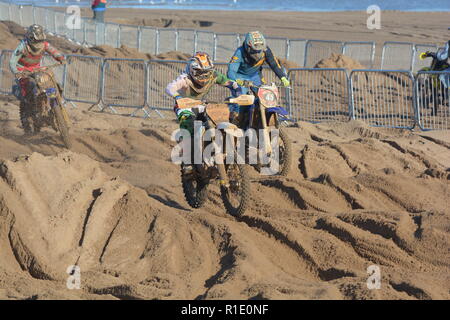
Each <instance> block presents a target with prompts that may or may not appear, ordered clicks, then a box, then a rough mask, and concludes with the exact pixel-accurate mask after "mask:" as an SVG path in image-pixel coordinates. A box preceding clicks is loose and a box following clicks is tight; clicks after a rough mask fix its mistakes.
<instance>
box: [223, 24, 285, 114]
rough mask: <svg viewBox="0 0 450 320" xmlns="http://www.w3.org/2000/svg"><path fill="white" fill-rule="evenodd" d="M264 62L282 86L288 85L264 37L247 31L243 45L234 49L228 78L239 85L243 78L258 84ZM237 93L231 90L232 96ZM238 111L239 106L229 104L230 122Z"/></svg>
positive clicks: (260, 82)
mask: <svg viewBox="0 0 450 320" xmlns="http://www.w3.org/2000/svg"><path fill="white" fill-rule="evenodd" d="M264 62H267V64H268V65H269V66H270V68H271V69H272V71H273V72H275V74H276V75H277V76H278V78H280V80H281V82H282V83H283V86H285V87H289V86H290V83H289V80H288V79H287V75H286V72H285V71H284V70H283V69H282V67H281V65H280V62H279V61H278V59H277V58H276V57H275V56H274V54H273V53H272V50H271V49H270V48H269V47H268V46H267V44H266V39H265V38H264V36H263V34H262V33H261V32H259V31H253V32H249V33H247V35H246V36H245V40H244V43H243V45H242V46H241V47H239V48H238V49H237V50H236V52H235V53H234V55H233V57H232V58H231V61H230V64H229V66H228V73H227V75H228V78H230V79H233V80H235V81H236V82H237V83H238V84H239V85H240V86H242V85H243V84H244V80H247V81H251V82H253V83H254V84H255V85H256V86H260V85H262V84H263V83H264V82H265V81H264V79H263V77H262V66H263V64H264ZM247 92H248V88H242V93H244V94H245V93H247ZM237 94H238V93H237V92H233V95H234V96H236V95H237ZM238 113H239V106H238V105H231V106H230V122H234V123H236V122H237V116H238Z"/></svg>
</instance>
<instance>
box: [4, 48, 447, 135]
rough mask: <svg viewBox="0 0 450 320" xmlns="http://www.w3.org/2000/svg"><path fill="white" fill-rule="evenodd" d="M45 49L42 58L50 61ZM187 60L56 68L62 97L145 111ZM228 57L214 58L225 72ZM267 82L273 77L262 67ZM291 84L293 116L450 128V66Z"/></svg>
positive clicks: (294, 78)
mask: <svg viewBox="0 0 450 320" xmlns="http://www.w3.org/2000/svg"><path fill="white" fill-rule="evenodd" d="M11 54H12V51H11V50H3V51H1V53H0V93H2V94H11V93H12V90H11V88H12V85H13V83H14V77H13V75H12V74H11V72H10V69H9V60H10V57H11ZM53 63H54V62H53V60H52V58H51V57H49V56H46V57H44V59H43V61H42V64H43V65H49V64H53ZM185 66H186V61H167V60H150V61H147V62H145V61H144V60H134V59H103V58H100V57H91V56H80V55H67V64H66V66H65V67H64V68H56V69H55V70H54V72H55V75H56V77H57V80H58V81H59V82H60V83H61V84H62V85H63V87H64V99H65V100H66V101H70V102H84V103H91V104H94V105H95V104H97V105H100V106H103V107H104V108H105V107H108V108H110V110H111V111H112V112H116V110H115V108H114V107H127V108H133V109H135V110H134V112H132V113H131V115H135V114H137V112H139V111H142V112H143V113H144V115H145V116H147V117H148V116H149V115H150V112H151V111H155V112H156V113H158V114H159V115H160V116H162V114H161V113H160V111H170V110H172V107H173V100H172V98H170V97H169V96H168V95H166V93H165V87H166V86H167V84H168V83H169V82H171V81H173V80H174V79H176V78H177V76H179V75H180V74H181V73H183V72H184V70H185ZM227 68H228V64H227V63H216V69H217V70H218V71H220V72H222V73H226V72H227ZM263 75H264V78H265V79H266V82H267V83H269V84H270V83H272V82H275V83H277V82H279V81H278V79H277V77H276V75H275V74H274V73H273V72H272V71H271V70H270V69H269V68H264V69H263ZM288 76H289V78H290V79H291V89H290V90H284V89H282V90H280V92H281V97H282V104H283V105H284V106H286V108H287V109H288V111H289V113H290V115H291V118H293V119H295V120H300V121H309V122H322V121H331V120H334V121H348V120H349V119H359V120H362V121H365V122H367V123H368V124H369V125H371V126H382V127H390V128H412V127H414V126H415V125H416V124H417V125H418V126H419V127H420V128H421V129H422V130H442V129H450V102H449V101H450V100H449V89H448V87H449V86H450V72H419V73H418V74H417V76H416V78H414V77H413V75H412V73H410V72H408V71H402V70H353V71H352V72H351V74H350V76H349V77H348V76H347V72H346V70H345V69H312V68H299V69H291V70H289V73H288ZM228 96H230V91H229V89H227V88H224V87H220V86H214V87H213V89H212V90H211V92H210V93H209V94H208V96H207V97H206V98H207V100H209V101H215V102H221V101H223V100H224V99H225V98H226V97H228Z"/></svg>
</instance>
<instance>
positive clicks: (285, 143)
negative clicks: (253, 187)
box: [238, 81, 292, 176]
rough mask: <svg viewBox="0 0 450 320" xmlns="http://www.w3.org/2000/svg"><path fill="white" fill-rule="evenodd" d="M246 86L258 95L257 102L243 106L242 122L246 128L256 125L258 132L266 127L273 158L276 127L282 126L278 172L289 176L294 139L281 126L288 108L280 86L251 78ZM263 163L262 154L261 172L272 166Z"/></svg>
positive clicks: (266, 147) (267, 149)
mask: <svg viewBox="0 0 450 320" xmlns="http://www.w3.org/2000/svg"><path fill="white" fill-rule="evenodd" d="M243 87H247V88H249V91H250V92H251V93H252V95H254V97H255V102H254V103H253V104H252V105H250V106H244V107H241V112H240V113H239V118H238V126H239V127H240V128H242V129H244V130H247V129H254V130H256V131H257V132H259V130H263V133H264V151H265V154H266V155H267V156H268V157H269V159H270V161H272V160H276V159H274V156H275V154H274V153H275V152H274V150H273V149H272V133H271V131H272V129H278V141H277V142H278V148H277V149H278V150H277V151H279V154H278V159H277V161H278V166H279V170H278V173H276V174H275V175H278V176H287V175H288V174H289V170H290V168H291V162H292V143H291V140H290V139H289V137H288V136H287V134H286V132H285V131H284V130H283V128H281V122H282V121H288V120H289V119H288V118H287V115H288V112H287V111H286V109H284V108H283V107H281V106H280V94H279V91H278V87H277V86H276V85H275V84H273V83H272V85H270V86H269V85H262V86H256V85H254V84H253V83H252V82H251V81H244V84H243ZM270 165H271V164H270V162H269V163H268V164H262V161H261V159H260V157H259V158H258V164H257V165H255V166H254V167H255V169H256V170H257V171H260V172H261V169H262V168H264V167H268V166H270Z"/></svg>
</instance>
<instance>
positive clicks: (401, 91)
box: [350, 70, 416, 129]
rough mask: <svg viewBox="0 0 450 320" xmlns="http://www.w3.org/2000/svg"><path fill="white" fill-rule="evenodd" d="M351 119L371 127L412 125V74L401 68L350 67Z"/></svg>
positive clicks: (408, 126) (403, 126)
mask: <svg viewBox="0 0 450 320" xmlns="http://www.w3.org/2000/svg"><path fill="white" fill-rule="evenodd" d="M350 92H351V105H352V113H351V114H352V118H353V119H358V120H362V121H364V122H367V123H368V124H369V125H371V126H376V127H389V128H407V129H410V128H413V127H414V125H415V122H416V121H415V112H414V77H413V75H412V73H411V72H409V71H402V70H353V71H352V72H351V74H350Z"/></svg>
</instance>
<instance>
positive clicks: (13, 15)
mask: <svg viewBox="0 0 450 320" xmlns="http://www.w3.org/2000/svg"><path fill="white" fill-rule="evenodd" d="M9 14H10V20H11V21H14V22H15V23H17V24H19V25H23V23H22V14H21V10H20V7H19V6H15V5H12V6H11V11H10V13H9Z"/></svg>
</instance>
